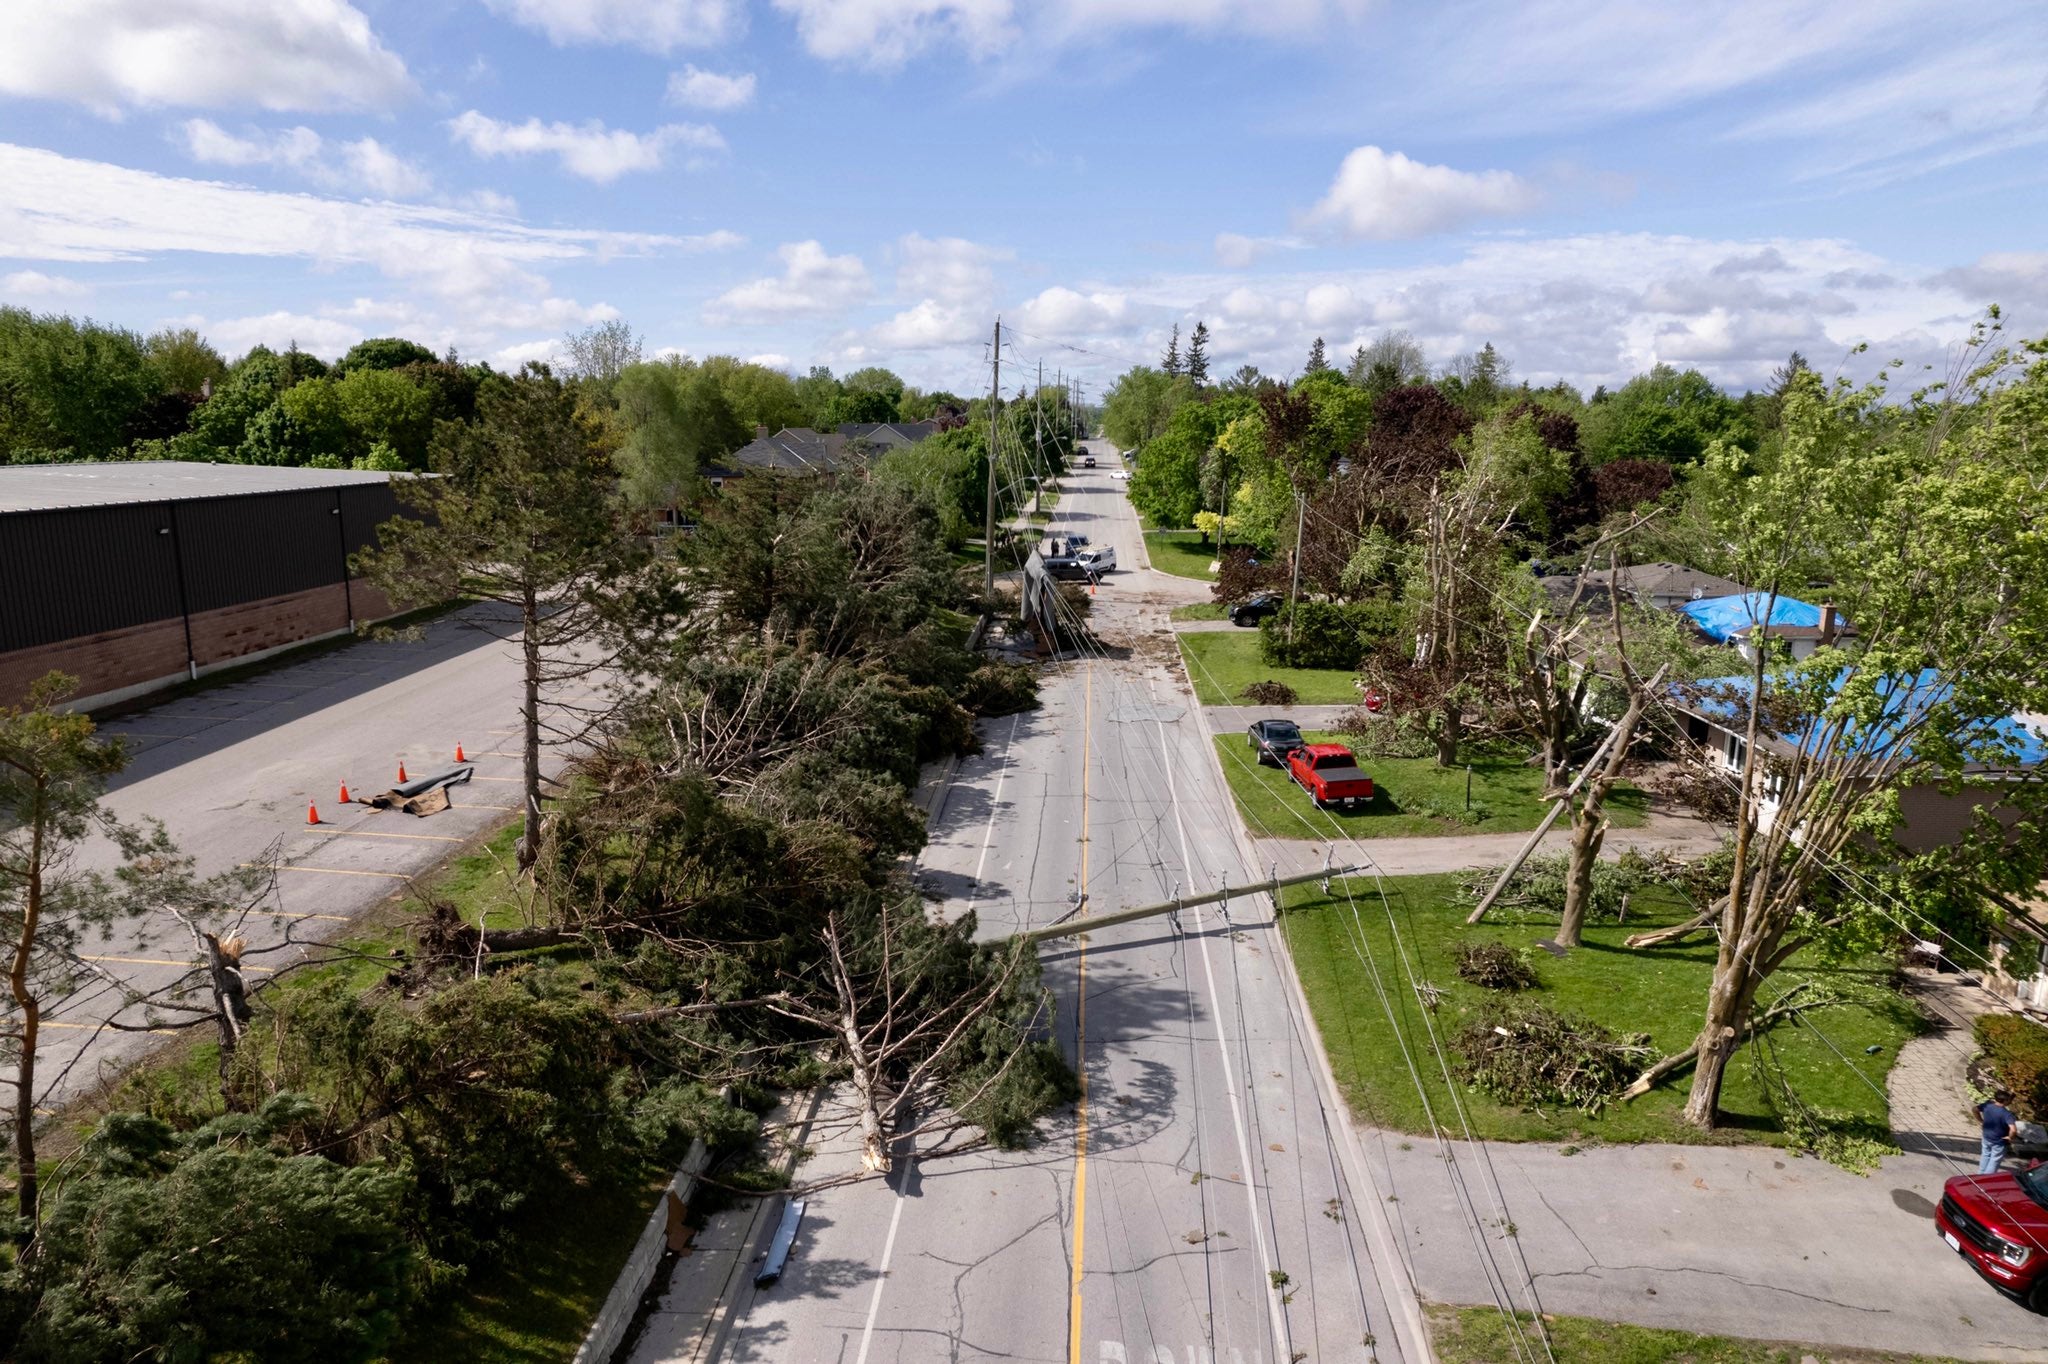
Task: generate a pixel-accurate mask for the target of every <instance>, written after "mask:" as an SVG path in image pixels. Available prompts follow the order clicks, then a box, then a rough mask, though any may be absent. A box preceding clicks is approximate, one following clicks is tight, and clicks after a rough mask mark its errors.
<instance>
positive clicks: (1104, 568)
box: [1074, 545, 1116, 577]
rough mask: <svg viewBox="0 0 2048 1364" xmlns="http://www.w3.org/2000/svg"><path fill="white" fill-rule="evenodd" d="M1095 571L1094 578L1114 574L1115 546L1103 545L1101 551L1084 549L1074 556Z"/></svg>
mask: <svg viewBox="0 0 2048 1364" xmlns="http://www.w3.org/2000/svg"><path fill="white" fill-rule="evenodd" d="M1074 557H1075V558H1076V559H1079V560H1080V561H1081V562H1082V563H1084V564H1086V565H1088V567H1090V568H1092V569H1094V570H1095V573H1096V576H1098V577H1100V576H1101V575H1102V574H1105V573H1114V572H1116V546H1114V545H1104V546H1103V547H1102V548H1101V549H1084V550H1082V551H1081V552H1080V553H1078V554H1076V555H1075V556H1074Z"/></svg>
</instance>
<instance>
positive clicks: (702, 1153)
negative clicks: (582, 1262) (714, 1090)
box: [575, 1140, 711, 1364]
mask: <svg viewBox="0 0 2048 1364" xmlns="http://www.w3.org/2000/svg"><path fill="white" fill-rule="evenodd" d="M710 1163H711V1153H710V1152H709V1151H707V1150H706V1149H705V1148H704V1143H703V1142H702V1141H695V1140H693V1141H692V1142H691V1143H690V1153H689V1154H688V1155H687V1156H685V1157H683V1163H682V1167H681V1168H680V1169H678V1170H677V1171H676V1173H675V1176H674V1177H673V1178H672V1179H670V1180H669V1182H668V1188H667V1190H666V1191H664V1192H663V1194H662V1196H661V1199H660V1201H659V1202H657V1203H656V1204H655V1205H654V1211H653V1212H651V1213H649V1214H648V1216H647V1225H646V1226H645V1227H643V1228H641V1231H640V1239H639V1240H638V1241H636V1242H635V1243H634V1244H633V1253H632V1254H631V1255H629V1256H627V1257H626V1267H625V1268H624V1269H623V1270H621V1271H619V1277H618V1281H617V1282H615V1283H614V1284H612V1291H611V1292H610V1293H607V1294H606V1295H605V1299H604V1306H603V1307H600V1308H598V1309H597V1316H596V1317H595V1318H594V1319H593V1320H592V1321H591V1323H590V1331H589V1333H588V1334H586V1335H585V1336H584V1337H583V1344H582V1345H581V1346H579V1347H577V1350H576V1358H575V1364H605V1361H607V1360H609V1359H610V1358H611V1357H612V1354H613V1352H614V1351H616V1350H617V1349H618V1348H619V1343H620V1342H621V1341H622V1340H624V1339H625V1336H626V1330H627V1328H628V1327H629V1326H631V1325H632V1324H633V1317H634V1315H635V1314H636V1313H638V1312H639V1310H640V1299H641V1298H642V1297H644V1296H645V1295H646V1293H647V1285H648V1284H650V1283H652V1282H653V1281H654V1271H655V1268H656V1267H657V1266H659V1265H660V1264H661V1256H662V1252H663V1251H665V1250H666V1249H667V1248H668V1232H669V1227H670V1225H671V1224H672V1223H674V1222H677V1221H679V1220H680V1218H681V1215H682V1209H683V1208H684V1207H686V1206H688V1204H689V1202H690V1196H691V1195H692V1194H693V1193H695V1192H696V1190H697V1176H699V1175H701V1174H703V1173H704V1167H705V1166H707V1165H709V1164H710Z"/></svg>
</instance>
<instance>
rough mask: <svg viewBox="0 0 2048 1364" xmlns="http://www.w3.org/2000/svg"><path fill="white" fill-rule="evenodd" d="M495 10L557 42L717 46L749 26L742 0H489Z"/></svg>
mask: <svg viewBox="0 0 2048 1364" xmlns="http://www.w3.org/2000/svg"><path fill="white" fill-rule="evenodd" d="M484 3H485V4H486V5H487V6H489V7H490V10H491V12H492V13H494V14H496V15H498V16H499V17H501V18H504V19H509V20H511V21H512V22H513V23H515V24H519V25H522V26H524V27H526V28H531V29H538V30H539V31H540V32H542V33H545V34H547V36H548V41H550V42H552V43H554V44H555V46H557V47H566V46H569V45H571V44H576V43H600V44H612V45H616V46H620V47H637V48H640V49H642V50H643V51H647V52H659V53H667V52H672V51H674V50H675V49H676V48H679V47H713V46H716V45H717V44H720V43H723V42H725V41H726V40H727V39H729V38H734V37H737V36H738V35H739V33H740V31H741V30H742V29H743V28H744V27H745V26H746V16H745V11H744V10H743V8H742V7H741V5H740V3H739V0H484Z"/></svg>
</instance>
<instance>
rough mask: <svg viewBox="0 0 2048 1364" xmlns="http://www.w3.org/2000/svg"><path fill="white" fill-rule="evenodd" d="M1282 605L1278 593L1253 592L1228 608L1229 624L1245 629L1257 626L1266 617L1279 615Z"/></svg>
mask: <svg viewBox="0 0 2048 1364" xmlns="http://www.w3.org/2000/svg"><path fill="white" fill-rule="evenodd" d="M1284 604H1285V603H1283V602H1282V601H1281V600H1280V594H1279V593H1278V592H1255V593H1253V594H1252V595H1251V596H1249V597H1246V598H1245V599H1244V600H1243V601H1241V602H1238V603H1237V604H1236V605H1235V606H1232V607H1231V608H1230V623H1231V624H1232V625H1240V626H1246V627H1249V626H1253V625H1257V624H1258V623H1259V622H1260V621H1262V620H1264V619H1265V618H1266V617H1268V616H1277V615H1278V614H1280V608H1281V606H1283V605H1284Z"/></svg>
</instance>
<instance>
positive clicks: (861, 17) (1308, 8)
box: [775, 0, 1369, 67]
mask: <svg viewBox="0 0 2048 1364" xmlns="http://www.w3.org/2000/svg"><path fill="white" fill-rule="evenodd" d="M775 8H776V9H778V10H780V11H782V12H783V13H784V14H787V15H789V16H790V17H791V18H793V19H794V20H795V21H796V27H797V34H798V36H799V37H801V38H802V39H803V43H804V46H805V48H807V49H808V50H809V51H810V53H811V55H812V56H814V57H822V58H825V59H826V60H828V61H850V62H855V63H858V64H861V65H865V66H878V67H889V66H896V65H900V64H901V63H902V62H903V61H905V60H906V59H907V58H909V57H911V56H914V55H916V54H917V53H919V52H922V51H925V50H926V49H928V48H932V47H937V46H941V45H945V44H952V45H956V46H958V47H961V48H963V49H965V50H966V52H967V53H968V55H970V56H973V57H991V56H995V55H997V54H999V53H1002V52H1005V51H1007V50H1009V49H1011V48H1013V47H1026V48H1050V47H1057V46H1063V45H1066V44H1069V43H1074V42H1082V41H1088V40H1096V39H1100V38H1101V37H1103V36H1104V35H1105V34H1109V33H1114V32H1116V31H1118V30H1122V29H1129V28H1178V29H1188V30H1193V31H1196V32H1216V31H1221V30H1242V31H1246V32H1253V33H1260V34H1272V33H1275V32H1279V33H1301V32H1310V31H1314V30H1316V29H1317V28H1318V26H1320V25H1321V24H1323V23H1325V22H1326V21H1328V20H1330V19H1332V18H1338V17H1343V16H1346V15H1353V16H1355V15H1358V14H1362V13H1364V12H1365V11H1366V10H1367V9H1368V8H1369V6H1368V4H1367V3H1366V0H1038V2H1037V3H1033V4H1030V5H1021V4H1018V3H1016V0H775Z"/></svg>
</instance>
